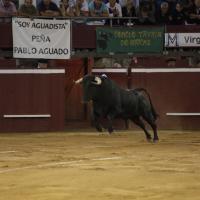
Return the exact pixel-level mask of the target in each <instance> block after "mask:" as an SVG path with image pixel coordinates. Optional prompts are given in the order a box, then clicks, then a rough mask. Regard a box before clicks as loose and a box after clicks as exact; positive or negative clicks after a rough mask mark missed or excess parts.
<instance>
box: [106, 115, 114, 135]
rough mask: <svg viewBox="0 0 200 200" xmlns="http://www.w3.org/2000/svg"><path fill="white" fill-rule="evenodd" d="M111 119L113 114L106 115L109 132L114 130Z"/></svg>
mask: <svg viewBox="0 0 200 200" xmlns="http://www.w3.org/2000/svg"><path fill="white" fill-rule="evenodd" d="M113 119H114V116H112V115H108V116H107V120H108V132H109V133H110V134H111V133H112V132H113V131H114V129H113V124H112V121H113Z"/></svg>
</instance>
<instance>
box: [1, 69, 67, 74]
mask: <svg viewBox="0 0 200 200" xmlns="http://www.w3.org/2000/svg"><path fill="white" fill-rule="evenodd" d="M64 73H65V69H1V70H0V74H64Z"/></svg>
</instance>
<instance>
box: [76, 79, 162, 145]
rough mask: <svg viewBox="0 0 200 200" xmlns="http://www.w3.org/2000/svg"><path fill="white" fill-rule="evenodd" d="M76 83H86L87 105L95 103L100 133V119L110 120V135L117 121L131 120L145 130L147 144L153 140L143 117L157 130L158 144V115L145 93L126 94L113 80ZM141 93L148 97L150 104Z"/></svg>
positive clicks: (130, 92) (84, 91)
mask: <svg viewBox="0 0 200 200" xmlns="http://www.w3.org/2000/svg"><path fill="white" fill-rule="evenodd" d="M75 83H76V84H78V83H82V88H83V101H84V102H88V101H90V100H92V102H93V120H94V125H95V127H96V129H97V130H98V131H102V126H101V124H100V122H99V119H100V117H104V118H106V119H107V120H108V131H109V133H112V132H113V127H112V120H113V119H114V118H121V119H124V120H128V119H130V120H131V121H133V122H134V123H135V124H136V125H138V126H139V127H141V128H142V129H143V130H144V132H145V135H146V138H147V140H151V135H150V134H149V132H148V131H147V129H146V128H145V125H144V123H143V121H142V120H141V117H142V118H143V119H144V120H145V121H146V122H147V123H148V124H149V125H150V126H151V127H152V129H153V133H154V137H153V141H154V142H156V141H158V135H157V125H156V123H155V121H156V118H157V114H156V112H155V109H154V107H153V105H152V102H151V99H150V96H149V94H148V93H147V91H146V90H145V89H143V88H138V89H135V90H125V89H122V88H120V87H119V86H118V85H117V84H116V83H115V82H114V81H112V80H111V79H109V78H106V77H99V76H95V75H86V76H84V77H83V78H81V79H79V80H77V81H75ZM141 91H143V92H145V93H146V94H147V96H148V100H147V98H146V97H145V96H144V94H143V93H142V92H141Z"/></svg>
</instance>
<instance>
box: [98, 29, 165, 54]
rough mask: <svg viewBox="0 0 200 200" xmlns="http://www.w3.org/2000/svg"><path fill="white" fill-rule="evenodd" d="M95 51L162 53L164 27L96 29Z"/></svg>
mask: <svg viewBox="0 0 200 200" xmlns="http://www.w3.org/2000/svg"><path fill="white" fill-rule="evenodd" d="M96 36H97V37H96V38H97V41H96V42H97V53H162V51H163V47H164V28H163V27H151V28H150V27H149V28H146V27H145V28H144V27H143V28H142V27H141V28H140V27H135V28H103V27H98V28H97V29H96Z"/></svg>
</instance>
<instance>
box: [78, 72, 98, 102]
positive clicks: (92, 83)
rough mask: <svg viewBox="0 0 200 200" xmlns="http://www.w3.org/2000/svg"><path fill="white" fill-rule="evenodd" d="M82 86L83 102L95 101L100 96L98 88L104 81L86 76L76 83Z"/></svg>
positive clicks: (92, 76) (96, 77)
mask: <svg viewBox="0 0 200 200" xmlns="http://www.w3.org/2000/svg"><path fill="white" fill-rule="evenodd" d="M80 83H81V84H82V87H83V101H84V102H88V101H90V100H94V99H95V98H96V97H97V95H98V94H99V91H98V87H99V86H100V85H101V84H102V80H101V78H100V77H98V76H94V75H86V76H84V77H83V78H80V79H78V80H76V81H75V84H80Z"/></svg>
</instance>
